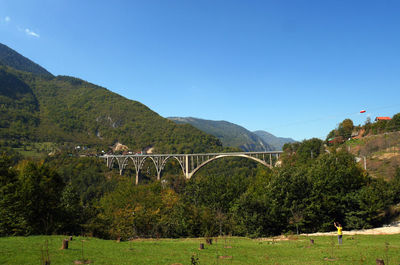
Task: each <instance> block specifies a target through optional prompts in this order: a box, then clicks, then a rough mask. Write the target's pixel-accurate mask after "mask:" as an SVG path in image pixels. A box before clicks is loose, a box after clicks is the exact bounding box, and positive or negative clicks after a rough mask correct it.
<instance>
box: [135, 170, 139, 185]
mask: <svg viewBox="0 0 400 265" xmlns="http://www.w3.org/2000/svg"><path fill="white" fill-rule="evenodd" d="M135 184H136V185H138V184H139V170H136V179H135Z"/></svg>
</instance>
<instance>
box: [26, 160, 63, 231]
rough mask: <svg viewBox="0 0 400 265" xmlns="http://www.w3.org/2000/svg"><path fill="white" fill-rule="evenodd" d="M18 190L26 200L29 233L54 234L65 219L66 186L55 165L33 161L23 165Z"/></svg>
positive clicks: (27, 229)
mask: <svg viewBox="0 0 400 265" xmlns="http://www.w3.org/2000/svg"><path fill="white" fill-rule="evenodd" d="M18 181H19V182H20V189H19V190H18V193H19V197H20V200H21V201H22V203H23V212H24V218H25V220H26V222H27V228H26V234H51V233H54V232H56V231H57V228H58V227H59V225H60V222H62V218H63V216H62V211H61V205H60V198H61V196H60V194H61V193H62V190H63V188H64V182H63V181H62V179H61V177H60V176H59V175H58V174H57V173H56V172H55V171H54V170H52V169H51V168H49V167H48V166H46V165H44V164H42V163H34V162H31V161H24V162H22V164H21V165H19V174H18Z"/></svg>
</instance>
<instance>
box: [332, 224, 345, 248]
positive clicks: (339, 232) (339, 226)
mask: <svg viewBox="0 0 400 265" xmlns="http://www.w3.org/2000/svg"><path fill="white" fill-rule="evenodd" d="M333 225H334V226H335V227H336V229H337V234H338V241H339V245H341V244H342V236H343V232H342V230H343V227H342V225H341V224H339V223H336V222H333Z"/></svg>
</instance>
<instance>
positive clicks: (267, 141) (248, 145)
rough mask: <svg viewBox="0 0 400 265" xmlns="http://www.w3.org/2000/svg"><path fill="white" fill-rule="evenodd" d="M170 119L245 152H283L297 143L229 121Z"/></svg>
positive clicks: (190, 118)
mask: <svg viewBox="0 0 400 265" xmlns="http://www.w3.org/2000/svg"><path fill="white" fill-rule="evenodd" d="M168 119H170V120H172V121H174V122H176V123H178V124H190V125H192V126H194V127H196V128H197V129H199V130H201V131H203V132H205V133H208V134H211V135H214V136H215V137H217V138H218V139H219V140H220V141H221V142H222V144H223V145H224V146H227V147H237V148H240V149H242V150H243V151H275V150H282V147H283V145H284V144H285V143H293V142H295V140H293V139H291V138H282V137H276V136H274V135H272V134H271V133H269V132H266V131H261V130H259V131H255V132H251V131H249V130H247V129H246V128H244V127H242V126H240V125H237V124H234V123H231V122H228V121H213V120H204V119H199V118H193V117H169V118H168Z"/></svg>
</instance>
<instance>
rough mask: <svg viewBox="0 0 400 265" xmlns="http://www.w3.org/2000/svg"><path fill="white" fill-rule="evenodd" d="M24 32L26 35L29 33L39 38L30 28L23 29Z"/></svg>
mask: <svg viewBox="0 0 400 265" xmlns="http://www.w3.org/2000/svg"><path fill="white" fill-rule="evenodd" d="M25 33H26V34H28V35H30V36H33V37H36V38H39V37H40V35H39V34H37V33H36V32H33V31H32V30H30V29H25Z"/></svg>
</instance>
